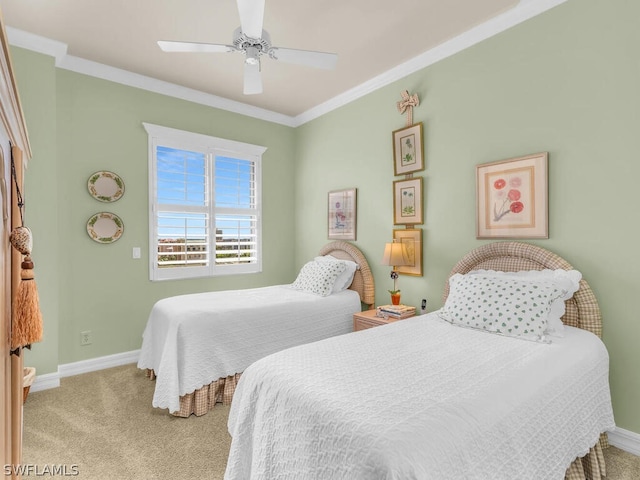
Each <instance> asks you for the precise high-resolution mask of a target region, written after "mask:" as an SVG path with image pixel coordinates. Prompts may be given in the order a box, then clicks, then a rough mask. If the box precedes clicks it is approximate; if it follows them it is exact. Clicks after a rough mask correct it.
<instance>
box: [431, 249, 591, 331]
mask: <svg viewBox="0 0 640 480" xmlns="http://www.w3.org/2000/svg"><path fill="white" fill-rule="evenodd" d="M546 268H548V269H551V270H555V269H558V268H561V269H563V270H573V267H572V266H571V264H569V262H567V261H566V260H565V259H563V258H562V257H560V256H558V255H556V254H555V253H553V252H550V251H549V250H545V249H544V248H541V247H538V246H535V245H531V244H529V243H522V242H495V243H489V244H487V245H482V246H481V247H478V248H476V249H474V250H472V251H470V252H469V253H467V254H466V255H465V256H464V257H462V259H461V260H460V261H459V262H458V263H457V264H456V265H455V266H454V267H453V270H451V273H450V274H449V276H451V275H453V274H455V273H467V272H470V271H471V270H478V269H484V270H498V271H503V272H515V271H518V270H544V269H546ZM448 295H449V282H448V281H447V283H446V285H445V289H444V296H443V301H446V299H447V296H448ZM565 303H566V312H565V314H564V316H563V317H562V321H563V322H564V323H565V325H571V326H572V327H578V328H582V329H583V330H589V331H591V332H593V333H595V334H596V335H597V336H598V337H602V315H601V314H600V307H599V306H598V301H597V299H596V297H595V295H594V293H593V291H592V290H591V287H590V286H589V284H588V283H587V282H586V280H584V278H583V279H582V280H580V288H579V289H578V291H577V292H576V293H575V294H574V295H573V297H572V298H570V299H569V300H567V301H566V302H565Z"/></svg>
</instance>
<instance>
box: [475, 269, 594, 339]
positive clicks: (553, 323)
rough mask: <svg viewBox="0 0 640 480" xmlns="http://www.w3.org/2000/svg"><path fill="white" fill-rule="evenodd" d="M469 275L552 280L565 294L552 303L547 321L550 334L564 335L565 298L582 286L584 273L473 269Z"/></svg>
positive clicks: (541, 280) (575, 271)
mask: <svg viewBox="0 0 640 480" xmlns="http://www.w3.org/2000/svg"><path fill="white" fill-rule="evenodd" d="M467 275H485V276H486V275H494V276H498V277H501V278H516V279H526V280H535V281H539V282H550V284H553V285H555V286H557V287H559V288H560V289H561V290H564V291H565V294H564V295H563V296H562V297H560V298H558V299H556V300H555V301H554V302H553V304H552V305H551V311H550V312H549V319H548V322H547V331H546V333H547V334H548V335H553V336H556V337H562V336H564V324H563V323H562V319H561V318H562V316H563V315H564V312H565V308H566V305H565V303H564V302H565V300H569V299H570V298H571V297H573V294H574V293H576V292H577V291H578V289H579V288H580V280H581V279H582V274H581V273H580V272H579V271H578V270H562V269H560V268H559V269H557V270H550V269H548V268H547V269H545V270H520V271H519V272H500V271H496V270H472V271H471V272H469V273H467Z"/></svg>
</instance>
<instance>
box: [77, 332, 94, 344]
mask: <svg viewBox="0 0 640 480" xmlns="http://www.w3.org/2000/svg"><path fill="white" fill-rule="evenodd" d="M92 340H93V337H92V335H91V330H85V331H84V332H80V345H91V342H92Z"/></svg>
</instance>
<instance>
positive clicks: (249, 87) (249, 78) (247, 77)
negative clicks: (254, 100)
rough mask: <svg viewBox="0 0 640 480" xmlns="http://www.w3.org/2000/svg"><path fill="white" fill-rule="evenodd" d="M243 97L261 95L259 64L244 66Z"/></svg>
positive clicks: (246, 64)
mask: <svg viewBox="0 0 640 480" xmlns="http://www.w3.org/2000/svg"><path fill="white" fill-rule="evenodd" d="M243 93H244V94H245V95H255V94H257V93H262V77H261V76H260V64H259V63H257V64H255V65H250V64H248V63H245V64H244V92H243Z"/></svg>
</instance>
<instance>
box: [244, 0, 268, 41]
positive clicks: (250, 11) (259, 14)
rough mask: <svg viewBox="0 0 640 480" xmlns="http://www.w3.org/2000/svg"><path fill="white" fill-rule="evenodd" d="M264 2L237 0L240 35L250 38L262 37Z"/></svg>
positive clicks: (262, 0)
mask: <svg viewBox="0 0 640 480" xmlns="http://www.w3.org/2000/svg"><path fill="white" fill-rule="evenodd" d="M264 2H265V0H238V13H239V14H240V26H241V28H242V33H244V34H245V35H246V36H247V37H250V38H261V37H262V22H263V20H264Z"/></svg>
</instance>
